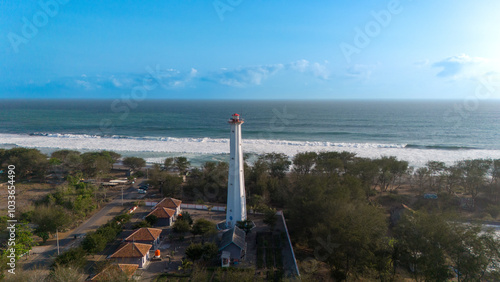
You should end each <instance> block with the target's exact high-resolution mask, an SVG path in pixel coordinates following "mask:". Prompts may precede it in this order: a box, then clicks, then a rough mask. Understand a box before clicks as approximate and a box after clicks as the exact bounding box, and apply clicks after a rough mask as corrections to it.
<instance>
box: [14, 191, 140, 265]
mask: <svg viewBox="0 0 500 282" xmlns="http://www.w3.org/2000/svg"><path fill="white" fill-rule="evenodd" d="M138 185H139V182H136V183H135V184H134V185H131V186H130V187H129V188H128V189H127V190H125V189H124V193H123V206H122V196H121V194H120V195H118V196H117V197H115V198H114V199H113V200H112V201H111V202H109V203H108V204H107V205H106V206H104V207H103V208H102V209H101V210H100V211H98V212H97V213H96V214H94V215H93V216H92V217H90V218H89V219H87V220H86V221H85V222H83V223H82V224H81V225H80V226H78V227H77V228H75V229H73V230H72V231H71V232H68V233H65V234H59V246H60V247H59V248H60V252H63V251H64V250H67V249H69V248H72V247H74V246H77V245H78V244H79V243H80V242H81V240H82V239H81V238H79V239H75V235H76V236H78V235H83V234H86V233H88V232H90V231H94V230H96V229H97V228H98V227H99V226H101V225H103V224H105V223H106V222H108V221H109V220H110V219H112V218H113V217H115V216H117V215H119V214H121V213H122V212H123V210H124V209H125V208H126V207H127V206H128V205H127V204H128V203H130V202H134V201H136V200H137V198H138V197H139V196H142V195H140V194H138V193H137V186H138ZM32 253H34V254H33V255H31V256H30V257H29V258H28V261H27V262H25V263H24V265H23V269H31V268H33V267H34V266H36V265H38V266H42V267H43V266H46V265H48V264H49V263H51V262H52V260H51V258H53V257H55V256H57V246H56V245H54V244H51V245H46V246H40V247H34V248H33V250H32Z"/></svg>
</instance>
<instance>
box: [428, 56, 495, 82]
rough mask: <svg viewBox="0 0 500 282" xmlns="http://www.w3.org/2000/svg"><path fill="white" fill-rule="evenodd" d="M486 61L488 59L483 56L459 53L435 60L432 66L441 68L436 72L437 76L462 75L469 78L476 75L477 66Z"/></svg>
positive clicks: (458, 76)
mask: <svg viewBox="0 0 500 282" xmlns="http://www.w3.org/2000/svg"><path fill="white" fill-rule="evenodd" d="M486 62H488V60H487V59H485V58H481V57H471V56H469V55H466V54H461V55H458V56H451V57H448V58H445V59H443V60H441V61H439V62H435V63H434V64H432V66H433V67H437V68H441V71H440V72H439V73H438V74H437V76H438V77H451V78H454V79H457V78H462V77H466V78H470V77H471V76H475V75H477V74H478V73H477V71H480V68H478V66H479V65H481V64H483V63H486Z"/></svg>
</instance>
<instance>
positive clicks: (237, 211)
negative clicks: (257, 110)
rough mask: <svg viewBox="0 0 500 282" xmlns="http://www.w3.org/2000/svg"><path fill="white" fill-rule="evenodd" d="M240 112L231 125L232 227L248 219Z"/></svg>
mask: <svg viewBox="0 0 500 282" xmlns="http://www.w3.org/2000/svg"><path fill="white" fill-rule="evenodd" d="M242 123H243V120H241V119H240V115H239V114H233V116H232V117H231V119H230V120H229V124H230V125H231V138H230V141H229V146H230V156H229V157H230V159H229V178H228V183H227V184H228V185H227V208H226V227H227V228H232V227H234V226H235V225H236V222H238V221H243V220H246V219H247V204H246V196H245V177H244V175H243V151H242V150H241V124H242Z"/></svg>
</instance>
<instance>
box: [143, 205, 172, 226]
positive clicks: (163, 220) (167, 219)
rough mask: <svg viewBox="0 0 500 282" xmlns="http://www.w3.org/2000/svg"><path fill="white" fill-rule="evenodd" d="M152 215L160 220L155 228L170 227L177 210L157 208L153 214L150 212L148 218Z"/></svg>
mask: <svg viewBox="0 0 500 282" xmlns="http://www.w3.org/2000/svg"><path fill="white" fill-rule="evenodd" d="M150 215H155V216H156V217H157V218H158V221H157V222H156V224H155V226H170V225H172V222H173V221H174V217H175V210H173V209H169V208H162V207H159V208H155V209H154V210H153V211H152V212H150V213H149V214H148V215H147V216H146V217H148V216H150Z"/></svg>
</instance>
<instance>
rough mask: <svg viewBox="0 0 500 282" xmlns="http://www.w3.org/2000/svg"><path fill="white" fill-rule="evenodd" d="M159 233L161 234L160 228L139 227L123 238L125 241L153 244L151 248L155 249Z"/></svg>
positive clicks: (158, 240)
mask: <svg viewBox="0 0 500 282" xmlns="http://www.w3.org/2000/svg"><path fill="white" fill-rule="evenodd" d="M160 234H161V229H157V228H140V229H137V230H136V231H134V233H132V234H130V236H128V237H127V238H125V241H126V242H135V243H142V244H150V245H152V246H153V247H152V248H153V249H156V248H158V247H159V246H160Z"/></svg>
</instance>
